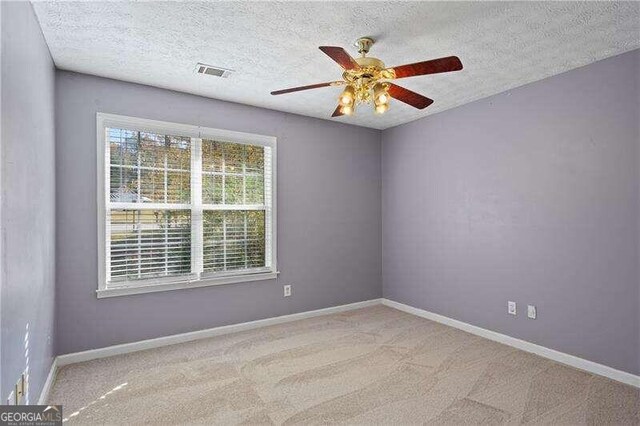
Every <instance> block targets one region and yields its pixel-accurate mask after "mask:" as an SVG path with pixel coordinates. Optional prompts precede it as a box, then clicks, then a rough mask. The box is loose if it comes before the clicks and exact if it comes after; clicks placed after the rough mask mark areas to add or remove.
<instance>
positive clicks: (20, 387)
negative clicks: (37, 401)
mask: <svg viewBox="0 0 640 426" xmlns="http://www.w3.org/2000/svg"><path fill="white" fill-rule="evenodd" d="M25 384H26V382H25V379H24V374H21V375H20V378H19V379H18V382H17V383H16V388H15V393H16V405H19V404H22V403H23V401H24V398H25V394H26V387H25Z"/></svg>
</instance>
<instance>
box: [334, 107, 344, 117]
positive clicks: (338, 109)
mask: <svg viewBox="0 0 640 426" xmlns="http://www.w3.org/2000/svg"><path fill="white" fill-rule="evenodd" d="M341 115H344V114H343V113H342V107H341V106H340V105H338V106H337V108H336V110H335V111H333V114H331V117H340V116H341Z"/></svg>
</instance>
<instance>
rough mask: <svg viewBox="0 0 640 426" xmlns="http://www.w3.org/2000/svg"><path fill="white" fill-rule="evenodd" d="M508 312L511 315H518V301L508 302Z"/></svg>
mask: <svg viewBox="0 0 640 426" xmlns="http://www.w3.org/2000/svg"><path fill="white" fill-rule="evenodd" d="M507 312H509V313H510V314H511V315H516V302H510V301H509V302H507Z"/></svg>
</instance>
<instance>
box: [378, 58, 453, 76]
mask: <svg viewBox="0 0 640 426" xmlns="http://www.w3.org/2000/svg"><path fill="white" fill-rule="evenodd" d="M390 69H392V70H393V72H394V73H395V75H396V78H404V77H413V76H414V75H426V74H438V73H441V72H449V71H460V70H461V69H462V62H460V59H459V58H458V57H457V56H448V57H446V58H439V59H432V60H430V61H424V62H416V63H415V64H407V65H400V66H398V67H393V68H390Z"/></svg>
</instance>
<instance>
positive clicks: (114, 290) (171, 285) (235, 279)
mask: <svg viewBox="0 0 640 426" xmlns="http://www.w3.org/2000/svg"><path fill="white" fill-rule="evenodd" d="M279 273H280V272H262V273H257V274H246V275H233V276H226V277H216V278H206V277H205V278H202V279H200V280H182V281H173V282H165V283H156V284H149V283H147V284H137V285H136V284H129V285H126V286H125V285H123V286H120V287H117V286H114V287H111V288H102V289H98V290H96V295H97V297H98V299H102V298H106V297H117V296H128V295H132V294H143V293H155V292H158V291H170V290H181V289H185V288H198V287H209V286H216V285H225V284H235V283H242V282H248V281H264V280H274V279H276V278H278V274H279Z"/></svg>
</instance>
